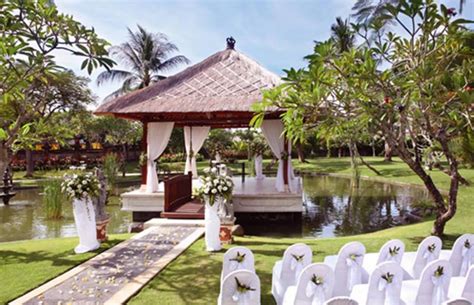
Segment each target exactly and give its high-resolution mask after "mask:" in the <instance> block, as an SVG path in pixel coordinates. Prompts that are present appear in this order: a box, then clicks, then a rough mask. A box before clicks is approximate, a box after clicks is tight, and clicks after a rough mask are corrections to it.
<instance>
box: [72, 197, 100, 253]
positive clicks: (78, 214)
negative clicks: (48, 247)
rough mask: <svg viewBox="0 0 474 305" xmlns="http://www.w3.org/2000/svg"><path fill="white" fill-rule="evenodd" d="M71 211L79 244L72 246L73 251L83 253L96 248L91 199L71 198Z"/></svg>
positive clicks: (97, 243)
mask: <svg viewBox="0 0 474 305" xmlns="http://www.w3.org/2000/svg"><path fill="white" fill-rule="evenodd" d="M72 212H73V215H74V222H75V223H76V230H77V235H79V245H77V246H76V248H74V252H76V253H85V252H89V251H93V250H96V249H98V248H99V247H100V244H99V242H98V241H97V231H96V224H95V212H94V206H93V205H92V201H91V199H90V198H89V197H87V198H85V199H81V200H79V199H73V200H72Z"/></svg>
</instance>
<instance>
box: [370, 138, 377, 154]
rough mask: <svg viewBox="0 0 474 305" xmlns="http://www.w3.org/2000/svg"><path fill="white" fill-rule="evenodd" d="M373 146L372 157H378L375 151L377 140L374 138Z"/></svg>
mask: <svg viewBox="0 0 474 305" xmlns="http://www.w3.org/2000/svg"><path fill="white" fill-rule="evenodd" d="M371 146H372V157H376V156H377V154H376V152H375V141H374V140H372V145H371Z"/></svg>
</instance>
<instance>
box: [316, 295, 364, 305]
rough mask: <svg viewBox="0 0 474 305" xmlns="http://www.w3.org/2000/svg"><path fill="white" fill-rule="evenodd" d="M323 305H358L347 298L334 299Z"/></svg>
mask: <svg viewBox="0 0 474 305" xmlns="http://www.w3.org/2000/svg"><path fill="white" fill-rule="evenodd" d="M324 305H359V303H357V301H356V300H353V299H351V298H349V297H334V298H332V299H330V300H327V301H326V302H325V303H324Z"/></svg>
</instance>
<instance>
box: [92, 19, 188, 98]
mask: <svg viewBox="0 0 474 305" xmlns="http://www.w3.org/2000/svg"><path fill="white" fill-rule="evenodd" d="M127 30H128V35H129V40H128V41H127V42H124V43H122V44H120V45H117V46H113V47H111V48H110V50H109V52H110V54H111V55H112V56H113V57H115V58H116V59H117V60H118V61H119V62H121V63H122V64H123V65H124V66H125V67H126V68H130V71H127V70H119V69H112V70H107V71H104V72H102V73H100V74H99V76H98V77H97V85H99V86H100V85H103V84H104V83H106V82H112V81H123V83H122V86H121V87H120V88H119V89H118V90H116V91H115V92H113V93H112V94H110V95H109V96H107V97H106V99H110V98H114V97H117V96H120V95H123V94H125V93H127V92H130V91H133V90H136V89H141V88H144V87H147V86H149V85H150V84H152V83H155V82H158V81H160V80H162V79H165V78H166V76H164V75H163V74H162V73H163V72H168V71H170V70H172V69H174V68H176V67H178V66H179V65H181V64H188V63H189V62H190V61H189V59H187V58H186V57H185V56H183V55H176V56H172V57H170V56H171V55H172V54H173V53H175V52H177V51H179V50H178V47H177V46H176V45H175V44H174V43H172V42H170V41H169V40H168V38H167V37H166V35H165V34H163V33H150V32H148V31H146V30H145V29H144V28H143V27H141V26H140V25H138V31H136V32H133V31H132V30H131V29H130V28H127Z"/></svg>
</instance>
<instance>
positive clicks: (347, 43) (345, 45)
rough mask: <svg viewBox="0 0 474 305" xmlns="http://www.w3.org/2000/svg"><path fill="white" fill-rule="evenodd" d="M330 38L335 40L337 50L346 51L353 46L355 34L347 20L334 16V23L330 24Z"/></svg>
mask: <svg viewBox="0 0 474 305" xmlns="http://www.w3.org/2000/svg"><path fill="white" fill-rule="evenodd" d="M331 39H332V40H333V41H334V42H335V44H336V46H337V49H338V51H339V52H341V53H342V52H346V51H348V50H349V49H350V48H352V47H353V46H354V42H355V36H354V32H353V31H352V29H351V26H350V25H349V21H348V20H347V19H346V20H342V18H341V17H337V18H336V23H334V24H333V25H331Z"/></svg>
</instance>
